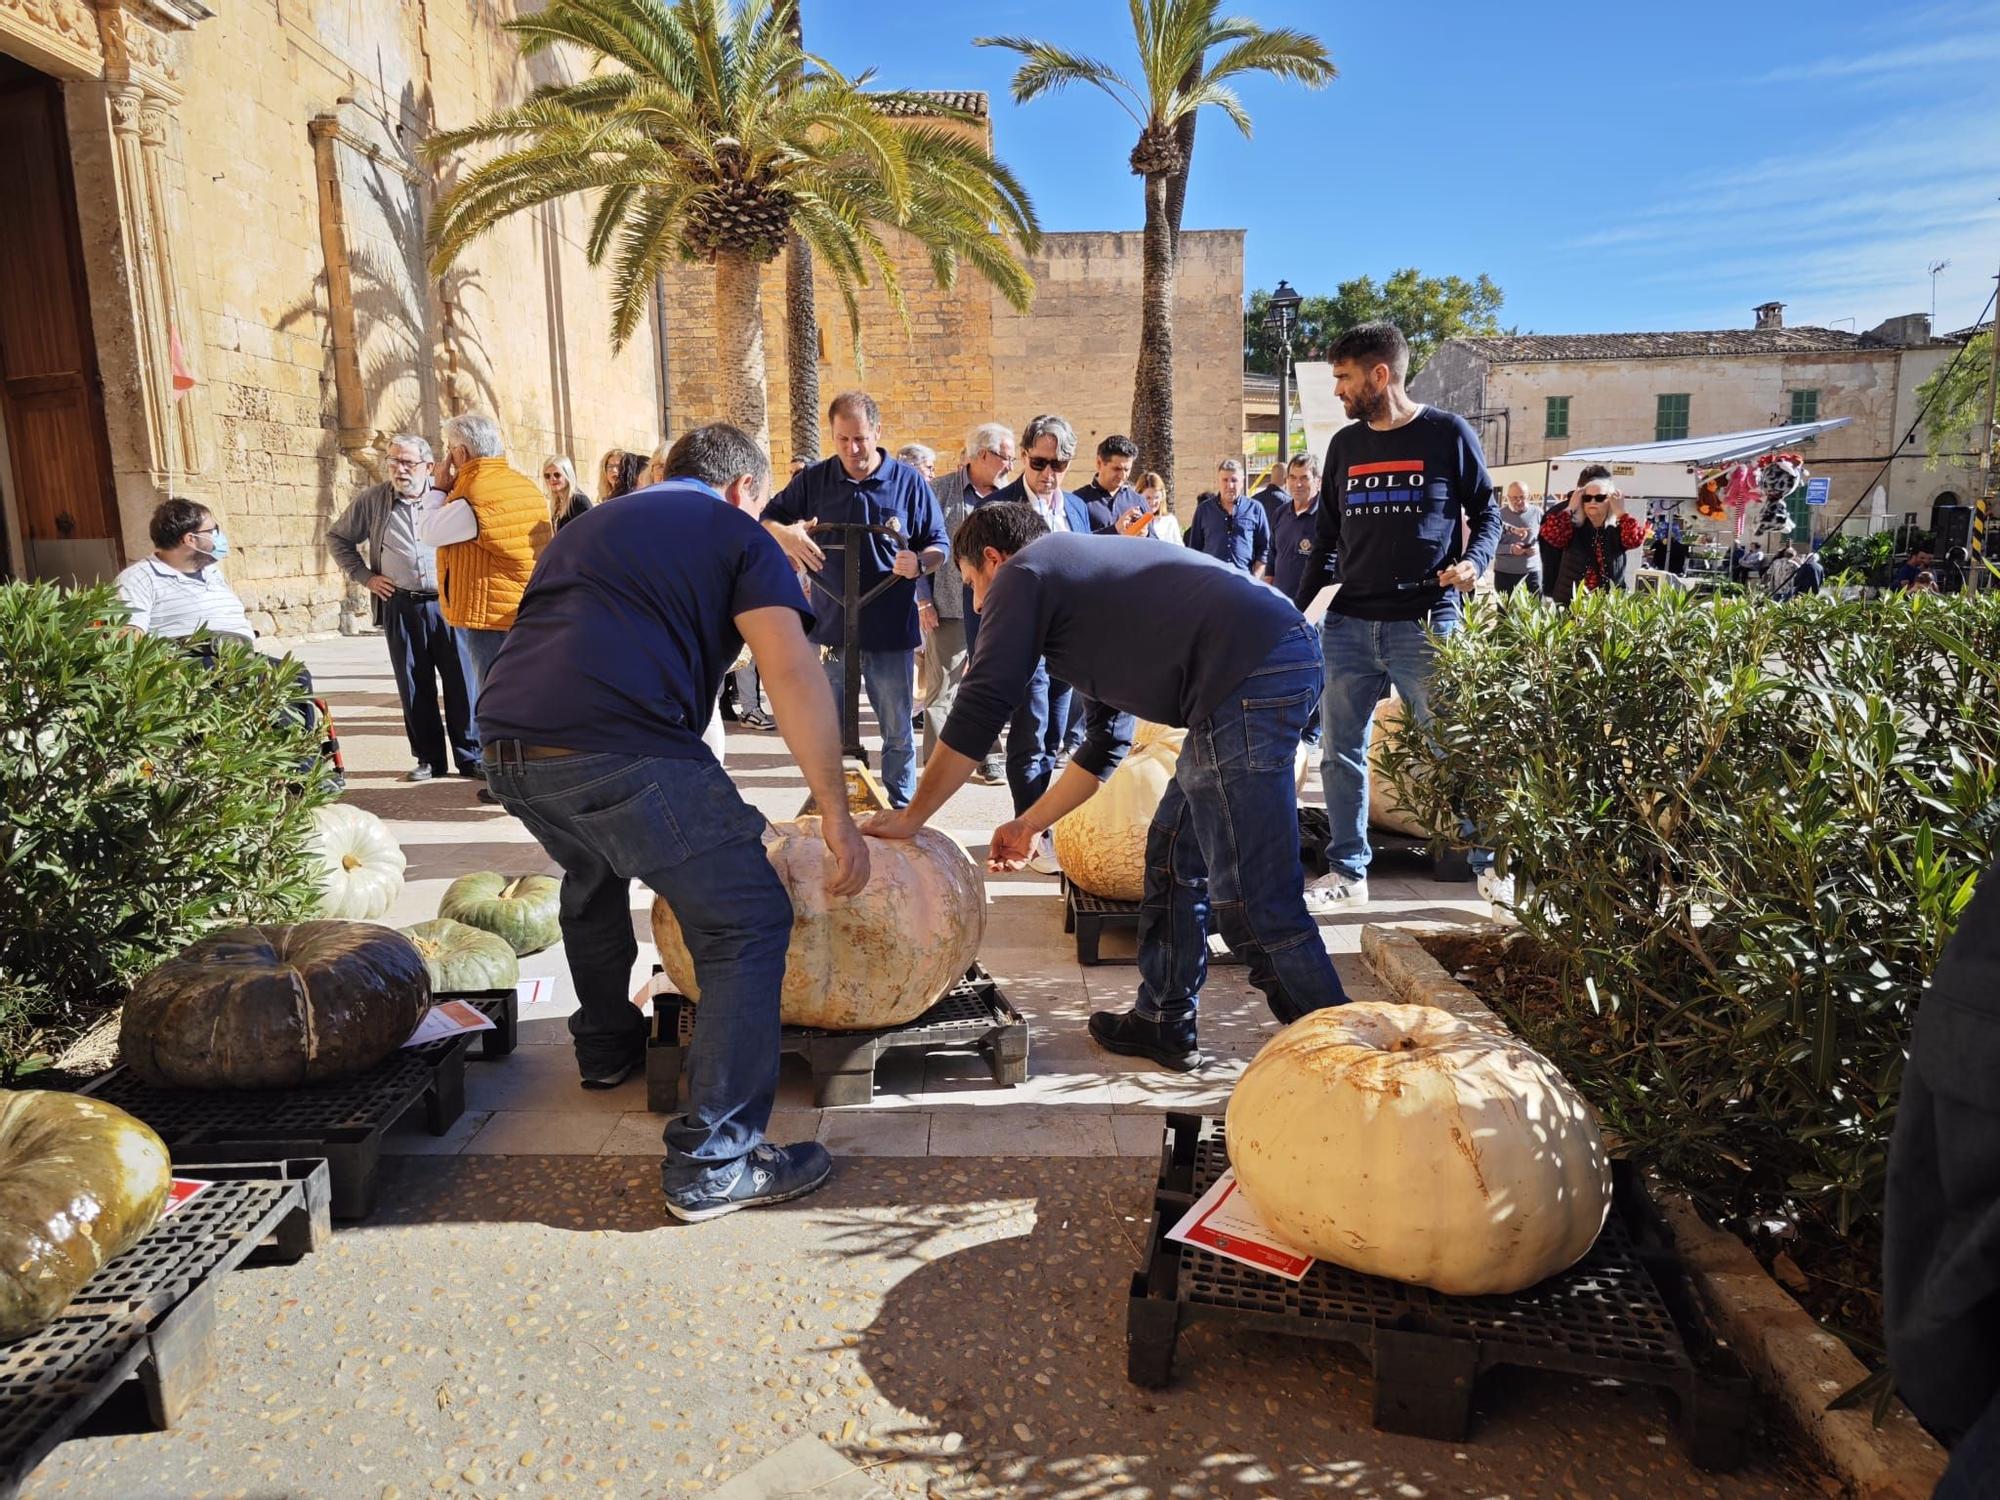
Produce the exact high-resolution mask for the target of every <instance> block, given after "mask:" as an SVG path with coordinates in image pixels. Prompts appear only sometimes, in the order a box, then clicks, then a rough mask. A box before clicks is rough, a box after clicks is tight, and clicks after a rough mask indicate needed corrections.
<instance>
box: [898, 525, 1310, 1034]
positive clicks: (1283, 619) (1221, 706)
mask: <svg viewBox="0 0 2000 1500" xmlns="http://www.w3.org/2000/svg"><path fill="white" fill-rule="evenodd" d="M952 550H953V552H954V554H955V559H954V560H955V562H956V564H957V566H958V569H959V572H960V574H961V576H963V577H964V579H965V582H966V586H967V587H968V588H969V589H970V590H971V591H972V597H973V600H974V602H975V603H977V604H978V605H979V607H980V609H981V611H982V612H983V613H982V616H981V621H980V626H979V650H978V652H977V654H975V655H974V657H973V659H972V664H971V666H969V667H967V668H966V671H965V681H964V682H963V683H961V684H960V685H959V689H958V699H957V702H956V703H955V704H954V705H953V707H952V711H951V718H950V719H949V720H947V721H946V723H945V726H944V733H943V735H942V736H941V743H940V744H939V745H938V748H937V751H936V753H935V754H933V755H932V756H931V759H930V763H929V764H928V765H927V766H925V767H924V779H923V781H922V782H921V783H920V784H919V785H918V787H917V795H916V797H915V798H914V799H913V800H912V801H911V803H910V805H909V806H908V807H907V808H905V809H904V810H903V811H901V812H894V813H883V814H881V815H879V816H877V817H875V818H872V819H870V820H869V823H868V827H867V832H868V834H869V835H870V836H871V837H874V838H909V837H911V836H912V835H914V834H915V832H916V831H917V829H919V828H921V827H923V825H924V823H925V822H926V821H927V820H928V819H930V818H931V817H932V816H933V815H934V814H935V813H936V812H937V811H938V809H939V808H941V807H943V806H944V804H945V801H946V799H948V798H949V797H950V796H951V794H952V793H953V792H955V791H957V790H958V788H959V787H960V786H962V785H963V784H964V782H965V779H966V777H968V776H970V775H971V774H972V768H973V766H974V765H976V764H977V763H978V758H979V756H980V755H982V754H984V753H985V750H986V747H987V746H988V745H989V744H991V743H992V742H993V736H994V735H996V734H998V733H999V732H1000V726H1001V725H1002V724H1004V723H1005V722H1006V721H1007V717H1008V715H1009V714H1011V713H1012V712H1013V710H1014V705H1015V704H1017V703H1019V702H1020V701H1021V697H1022V695H1023V694H1024V693H1025V692H1026V691H1027V687H1028V681H1029V679H1030V678H1031V677H1032V676H1033V675H1034V673H1035V671H1036V669H1037V668H1038V667H1039V666H1040V664H1041V663H1043V662H1044V661H1046V662H1047V664H1048V668H1049V670H1050V671H1052V672H1054V673H1056V674H1057V675H1058V676H1060V677H1063V678H1065V679H1067V680H1068V681H1070V682H1073V683H1075V684H1076V687H1077V690H1078V691H1079V692H1083V693H1088V694H1089V695H1090V697H1091V699H1092V700H1093V707H1092V709H1091V713H1090V721H1089V727H1088V730H1087V732H1086V733H1085V736H1084V741H1083V744H1082V745H1081V746H1080V747H1079V748H1078V749H1077V752H1076V754H1075V755H1074V756H1072V757H1071V758H1070V763H1069V767H1068V769H1066V770H1065V771H1064V772H1063V774H1062V776H1061V777H1060V778H1059V779H1057V780H1056V781H1055V782H1054V783H1053V784H1052V785H1050V786H1049V788H1048V790H1047V791H1046V792H1044V793H1043V795H1042V796H1041V797H1040V798H1038V799H1037V800H1036V802H1035V804H1034V805H1033V806H1032V807H1030V808H1028V809H1027V810H1026V811H1025V812H1023V813H1021V814H1020V815H1019V816H1017V817H1015V818H1014V819H1013V820H1012V821H1011V822H1008V823H1003V824H1002V825H1001V826H1000V827H998V828H996V829H994V830H993V838H992V842H991V844H990V845H989V858H990V861H991V863H992V865H993V867H994V868H995V869H1018V868H1019V867H1020V865H1021V864H1022V863H1024V862H1025V861H1026V860H1027V858H1028V855H1029V852H1030V850H1032V849H1033V848H1034V845H1035V842H1036V840H1037V838H1038V837H1039V835H1040V834H1041V833H1043V832H1044V831H1046V830H1047V829H1048V828H1049V827H1050V826H1051V825H1053V824H1054V823H1055V821H1056V819H1058V818H1060V817H1061V816H1062V815H1063V814H1064V813H1067V812H1070V811H1072V810H1073V809H1075V808H1078V807H1081V806H1082V805H1083V804H1084V803H1085V802H1087V801H1089V800H1090V798H1091V796H1092V795H1093V794H1094V793H1095V792H1096V791H1097V788H1098V785H1099V783H1100V782H1101V781H1102V780H1103V778H1105V777H1106V776H1109V775H1110V774H1111V772H1112V771H1113V770H1114V769H1115V768H1116V767H1117V765H1118V763H1119V761H1120V760H1122V759H1123V758H1124V755H1125V752H1126V750H1127V749H1129V748H1130V746H1131V743H1132V718H1133V716H1134V715H1136V716H1138V717H1140V718H1144V719H1150V720H1152V721H1153V722H1154V723H1156V724H1172V725H1178V726H1182V727H1185V728H1187V729H1188V730H1189V731H1190V733H1189V734H1188V737H1187V745H1186V747H1185V748H1184V749H1183V750H1182V751H1181V755H1180V762H1179V765H1178V767H1177V768H1176V770H1175V772H1174V779H1173V780H1172V781H1171V782H1170V783H1168V786H1167V791H1166V795H1165V796H1164V797H1162V798H1161V799H1160V806H1159V810H1158V811H1157V812H1155V813H1154V814H1153V822H1152V827H1151V829H1150V831H1149V832H1148V833H1147V835H1146V894H1145V900H1144V901H1143V903H1142V904H1141V906H1140V910H1139V994H1138V1000H1137V1004H1136V1005H1135V1007H1134V1008H1133V1009H1132V1010H1129V1011H1099V1012H1097V1013H1096V1014H1095V1015H1093V1016H1092V1017H1091V1018H1090V1035H1091V1038H1092V1040H1094V1041H1095V1042H1096V1043H1097V1044H1098V1045H1099V1046H1101V1047H1103V1048H1105V1049H1106V1050H1107V1051H1110V1052H1117V1053H1122V1054H1125V1055H1128V1056H1134V1057H1147V1058H1151V1059H1152V1060H1153V1061H1154V1062H1157V1063H1159V1064H1160V1065H1161V1066H1162V1067H1166V1068H1172V1069H1175V1070H1177V1071H1181V1072H1186V1071H1188V1070H1190V1069H1193V1068H1197V1067H1200V1066H1201V1065H1202V1063H1203V1062H1204V1061H1205V1059H1204V1058H1203V1057H1202V1055H1201V1053H1200V1052H1199V1050H1198V1049H1197V1047H1196V1045H1195V1012H1196V1008H1197V1002H1198V1001H1199V999H1200V995H1201V987H1202V984H1203V982H1204V980H1205V979H1206V977H1207V974H1208V917H1209V913H1210V911H1211V910H1213V912H1214V914H1215V917H1216V921H1217V923H1218V925H1220V927H1221V929H1222V935H1223V937H1224V938H1225V939H1227V940H1228V942H1229V946H1230V947H1231V948H1233V949H1235V950H1236V951H1237V952H1238V953H1240V954H1242V955H1243V956H1244V958H1245V959H1246V960H1248V962H1249V966H1250V982H1251V983H1252V984H1254V985H1255V986H1257V988H1258V989H1260V990H1262V991H1263V993H1264V997H1265V999H1266V1000H1267V1001H1268V1002H1269V1003H1270V1006H1271V1011H1272V1014H1274V1015H1275V1016H1277V1018H1278V1019H1279V1020H1280V1021H1282V1022H1286V1023H1288V1024H1289V1023H1290V1022H1292V1021H1295V1020H1297V1019H1298V1018H1299V1017H1300V1016H1302V1015H1304V1014H1306V1012H1308V1011H1312V1010H1318V1009H1320V1008H1321V1007H1323V1006H1328V1005H1338V1004H1340V1003H1341V1002H1342V1001H1344V1000H1345V999H1346V998H1347V995H1346V992H1345V991H1344V990H1343V989H1342V988H1341V984H1340V977H1339V975H1338V974H1336V973H1335V972H1334V967H1333V961H1332V960H1331V959H1330V958H1328V957H1327V952H1326V944H1325V943H1324V942H1323V941H1322V940H1321V938H1320V935H1319V928H1318V927H1317V925H1316V924H1315V923H1314V922H1313V919H1312V917H1311V915H1310V914H1309V913H1308V912H1307V911H1306V903H1305V896H1304V894H1303V892H1302V890H1301V888H1300V887H1301V882H1300V866H1299V859H1298V854H1297V848H1298V837H1299V810H1298V793H1297V789H1296V788H1295V787H1294V785H1293V782H1292V756H1293V752H1294V751H1295V750H1296V748H1297V746H1298V743H1299V735H1300V733H1301V732H1302V731H1303V730H1304V728H1305V722H1306V716H1307V715H1308V714H1310V713H1311V712H1312V710H1313V705H1314V704H1316V703H1318V702H1319V694H1320V679H1321V675H1322V668H1321V665H1320V655H1319V644H1318V641H1317V640H1316V639H1315V633H1314V631H1313V630H1312V628H1311V627H1310V626H1308V625H1307V624H1306V622H1305V621H1304V619H1302V618H1301V617H1300V615H1299V612H1298V611H1297V610H1296V609H1294V608H1293V607H1292V605H1291V602H1290V601H1289V600H1287V599H1285V598H1284V597H1283V596H1282V595H1280V594H1279V593H1278V592H1277V591H1276V590H1274V589H1267V588H1264V587H1263V586H1261V585H1259V584H1255V583H1252V582H1251V581H1250V580H1249V579H1247V578H1245V577H1244V576H1243V574H1242V573H1240V572H1238V571H1236V570H1234V569H1232V568H1228V567H1225V566H1223V565H1222V564H1220V563H1217V562H1215V561H1213V560H1212V559H1210V558H1206V557H1202V556H1200V555H1198V554H1196V553H1193V552H1190V551H1188V550H1187V549H1186V548H1185V547H1176V546H1174V545H1173V544H1172V543H1171V542H1160V541H1154V540H1153V539H1151V538H1149V537H1122V536H1050V535H1048V534H1046V532H1045V530H1044V528H1043V526H1042V523H1041V520H1040V518H1039V517H1037V516H1036V515H1034V514H1033V513H1032V512H1030V511H1027V510H1026V509H1025V508H1024V507H1021V506H1018V505H982V506H981V507H980V508H979V509H978V510H976V511H974V512H973V513H972V514H971V515H970V516H968V517H966V519H965V522H964V524H963V525H961V526H960V527H959V528H958V531H957V532H956V533H955V534H954V535H953V537H952ZM1134 620H1143V621H1144V622H1145V632H1146V633H1145V639H1144V642H1143V649H1139V648H1136V647H1135V646H1134V643H1133V640H1132V636H1131V628H1132V622H1133V621H1134Z"/></svg>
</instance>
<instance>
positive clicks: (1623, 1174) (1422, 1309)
mask: <svg viewBox="0 0 2000 1500" xmlns="http://www.w3.org/2000/svg"><path fill="white" fill-rule="evenodd" d="M1228 1165H1229V1158H1228V1152H1227V1147H1226V1144H1225V1141H1224V1137H1223V1128H1222V1122H1221V1121H1220V1120H1218V1119H1215V1118H1212V1117H1204V1116H1199V1115H1184V1114H1170V1115H1168V1116H1167V1125H1166V1138H1165V1141H1164V1143H1163V1145H1162V1150H1161V1167H1160V1181H1159V1186H1158V1190H1157V1194H1156V1197H1155V1200H1154V1208H1153V1221H1152V1227H1151V1229H1150V1230H1149V1232H1148V1241H1147V1243H1148V1247H1149V1248H1148V1252H1147V1262H1146V1265H1145V1266H1144V1267H1142V1268H1141V1269H1140V1270H1139V1271H1138V1272H1137V1273H1136V1274H1135V1275H1134V1276H1133V1278H1132V1293H1131V1301H1130V1303H1129V1304H1128V1307H1127V1317H1126V1373H1127V1376H1128V1377H1129V1378H1130V1379H1131V1380H1132V1382H1133V1383H1134V1384H1136V1385H1142V1386H1154V1387H1157V1386H1164V1385H1166V1384H1167V1383H1168V1382H1169V1381H1170V1380H1171V1379H1172V1376H1173V1364H1174V1351H1175V1345H1176V1343H1177V1341H1178V1340H1179V1337H1180V1333H1181V1330H1182V1329H1183V1328H1186V1327H1187V1326H1188V1325H1189V1324H1191V1323H1196V1322H1219V1323H1224V1324H1227V1325H1230V1326H1232V1327H1237V1328H1244V1329H1251V1330H1256V1331H1259V1332H1264V1333H1277V1334H1287V1335H1291V1336H1294V1337H1299V1338H1309V1339H1318V1340H1325V1341H1330V1342H1334V1343H1342V1344H1347V1345H1350V1346H1351V1347H1353V1348H1355V1349H1357V1350H1359V1351H1360V1352H1361V1353H1362V1354H1364V1355H1366V1356H1367V1357H1368V1358H1369V1360H1370V1362H1371V1365H1372V1367H1373V1373H1374V1377H1375V1409H1374V1422H1375V1425H1376V1426H1377V1427H1378V1428H1381V1429H1382V1430H1384V1431H1387V1432H1400V1433H1408V1434H1410V1435H1412V1436H1416V1437H1426V1438H1436V1439H1439V1440H1442V1441H1447V1442H1457V1441H1460V1440H1462V1439H1464V1438H1465V1436H1466V1435H1467V1433H1468V1432H1469V1431H1470V1428H1471V1424H1472V1397H1473V1387H1474V1384H1475V1382H1476V1381H1477V1380H1478V1378H1479V1377H1480V1376H1481V1375H1483V1374H1484V1373H1485V1372H1486V1371H1488V1370H1491V1369H1494V1368H1495V1367H1497V1366H1502V1365H1507V1366H1515V1367H1519V1368H1523V1369H1534V1370H1547V1371H1553V1372H1556V1373H1560V1374H1566V1375H1575V1376H1580V1377H1583V1378H1586V1379H1599V1380H1603V1379H1610V1380H1617V1381H1621V1382H1625V1383H1627V1384H1636V1385H1650V1386H1655V1387H1658V1388H1660V1389H1662V1390H1665V1391H1667V1392H1670V1393H1671V1394H1672V1395H1673V1397H1674V1398H1675V1402H1676V1405H1677V1407H1678V1413H1679V1418H1680V1429H1681V1436H1682V1439H1683V1441H1684V1442H1685V1444H1686V1446H1687V1450H1688V1456H1689V1457H1690V1458H1691V1459H1692V1460H1693V1462H1694V1463H1695V1464H1696V1465H1698V1466H1699V1467H1701V1468H1704V1469H1731V1468H1735V1467H1736V1466H1737V1465H1738V1464H1740V1463H1741V1462H1742V1461H1743V1456H1744V1451H1745V1445H1746V1440H1747V1437H1748V1427H1749V1422H1750V1417H1751V1407H1752V1403H1751V1399H1750V1385H1749V1382H1748V1380H1747V1379H1745V1378H1744V1376H1743V1374H1742V1371H1741V1368H1740V1367H1739V1366H1738V1365H1737V1364H1736V1362H1735V1360H1734V1359H1733V1357H1731V1356H1730V1355H1729V1354H1728V1352H1727V1351H1726V1350H1725V1349H1724V1348H1723V1347H1722V1346H1721V1345H1720V1344H1718V1342H1717V1341H1716V1339H1715V1337H1714V1334H1713V1333H1712V1332H1711V1330H1710V1328H1709V1325H1708V1321H1707V1318H1706V1315H1705V1314H1704V1313H1703V1311H1702V1309H1701V1305H1700V1302H1699V1299H1698V1298H1697V1297H1696V1295H1695V1294H1694V1292H1693V1290H1692V1288H1691V1287H1690V1286H1689V1285H1688V1283H1687V1279H1686V1275H1685V1272H1684V1271H1683V1270H1682V1268H1681V1266H1680V1262H1679V1259H1678V1257H1677V1255H1676V1254H1675V1252H1674V1249H1673V1242H1672V1238H1671V1236H1670V1235H1669V1234H1668V1232H1667V1230H1666V1228H1665V1226H1664V1224H1663V1223H1662V1221H1661V1220H1660V1218H1659V1215H1658V1212H1657V1210H1656V1209H1655V1208H1654V1207H1653V1205H1652V1203H1651V1201H1650V1200H1649V1199H1647V1197H1646V1195H1645V1192H1644V1189H1643V1187H1642V1186H1641V1185H1640V1184H1639V1183H1638V1181H1637V1180H1636V1178H1634V1177H1633V1176H1632V1175H1631V1174H1630V1173H1629V1172H1627V1171H1626V1170H1625V1169H1624V1168H1622V1167H1620V1168H1619V1169H1618V1171H1617V1173H1616V1177H1615V1181H1616V1190H1615V1193H1614V1206H1613V1209H1612V1212H1611V1215H1610V1217H1609V1218H1608V1219H1607V1221H1606V1223H1605V1226H1604V1232H1603V1233H1602V1234H1601V1235H1600V1236H1599V1237H1598V1241H1597V1244H1596V1245H1595V1246H1594V1247H1593V1248H1592V1249H1591V1251H1590V1253H1589V1254H1588V1255H1586V1256H1585V1257H1584V1258H1583V1259H1582V1260H1581V1261H1579V1262H1578V1263H1577V1264H1576V1265H1574V1266H1572V1267H1570V1268H1569V1269H1568V1270H1567V1271H1564V1272H1562V1273H1561V1274H1560V1275H1557V1276H1552V1277H1550V1278H1549V1279H1548V1280H1546V1281H1544V1282H1541V1283H1540V1284H1539V1285H1536V1286H1532V1287H1529V1288H1528V1289H1527V1290H1526V1291H1523V1292H1517V1293H1515V1294H1514V1295H1512V1296H1505V1297H1501V1296H1492V1297H1447V1296H1445V1295H1443V1294H1442V1293H1438V1292H1432V1291H1429V1290H1427V1289H1425V1288H1423V1287H1413V1286H1406V1285H1404V1284H1403V1283H1402V1282H1398V1281H1389V1280H1385V1279H1384V1278H1382V1277H1378V1276H1364V1275H1362V1274H1360V1273H1359V1272H1356V1271H1350V1270H1347V1269H1345V1268H1343V1267H1341V1266H1336V1265H1332V1264H1330V1263H1328V1262H1326V1261H1319V1262H1317V1263H1315V1264H1314V1266H1313V1268H1312V1269H1311V1270H1310V1271H1308V1272H1307V1273H1306V1276H1305V1279H1304V1280H1303V1281H1300V1282H1290V1281H1287V1280H1285V1279H1284V1278H1283V1277H1279V1276H1273V1275H1271V1274H1269V1273H1268V1272H1264V1271H1259V1270H1257V1269H1255V1268H1254V1267H1251V1266H1246V1265H1242V1264H1240V1263H1238V1262H1236V1261H1232V1260H1227V1259H1225V1258H1223V1257H1222V1256H1219V1255H1213V1254H1210V1253H1209V1252H1208V1251H1205V1250H1199V1249H1196V1248H1195V1247H1193V1246H1191V1245H1183V1244H1181V1243H1179V1242H1177V1241H1174V1240H1169V1239H1168V1238H1167V1231H1168V1230H1170V1229H1172V1228H1173V1226H1174V1225H1175V1224H1176V1223H1178V1222H1179V1220H1180V1218H1181V1216H1182V1215H1183V1214H1185V1213H1186V1212H1187V1210H1188V1208H1189V1207H1190V1206H1192V1204H1193V1203H1194V1202H1195V1200H1196V1199H1197V1198H1199V1197H1200V1196H1201V1194H1202V1193H1204V1192H1205V1191H1207V1189H1208V1188H1209V1186H1210V1185H1211V1184H1213V1183H1214V1181H1215V1180H1216V1178H1218V1177H1220V1176H1221V1175H1222V1173H1223V1171H1224V1170H1225V1169H1226V1168H1227V1167H1228Z"/></svg>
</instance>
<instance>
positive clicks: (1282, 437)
mask: <svg viewBox="0 0 2000 1500" xmlns="http://www.w3.org/2000/svg"><path fill="white" fill-rule="evenodd" d="M1303 301H1305V298H1303V297H1301V296H1300V295H1299V294H1298V293H1297V292H1295V291H1293V290H1292V284H1291V283H1290V282H1289V281H1280V282H1279V283H1278V289H1277V290H1276V291H1275V292H1273V293H1271V308H1270V311H1268V312H1267V313H1265V314H1264V329H1265V331H1266V332H1267V333H1272V334H1275V335H1276V336H1277V339H1278V463H1279V464H1280V466H1282V465H1285V464H1288V463H1290V462H1291V458H1292V329H1293V328H1294V327H1295V326H1296V324H1297V322H1298V316H1299V304H1300V303H1301V302H1303Z"/></svg>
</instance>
